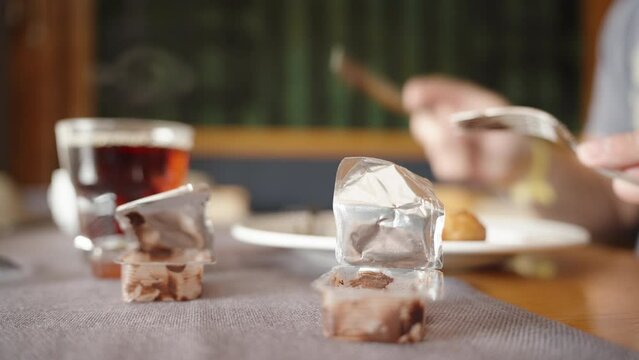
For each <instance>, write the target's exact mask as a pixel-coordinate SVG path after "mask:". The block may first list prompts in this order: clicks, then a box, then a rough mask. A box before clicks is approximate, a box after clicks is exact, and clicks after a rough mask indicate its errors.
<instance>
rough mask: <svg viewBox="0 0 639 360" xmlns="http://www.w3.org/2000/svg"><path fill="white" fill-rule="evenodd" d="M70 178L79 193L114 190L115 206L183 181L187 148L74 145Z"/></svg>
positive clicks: (168, 188)
mask: <svg viewBox="0 0 639 360" xmlns="http://www.w3.org/2000/svg"><path fill="white" fill-rule="evenodd" d="M69 160H70V161H69V162H70V164H71V180H72V181H73V183H74V185H75V188H76V191H77V192H78V195H80V196H83V197H89V198H94V197H96V196H99V195H102V194H106V193H113V194H114V195H115V197H116V199H115V202H116V205H121V204H124V203H126V202H129V201H133V200H136V199H139V198H142V197H145V196H149V195H153V194H157V193H159V192H162V191H166V190H170V189H173V188H176V187H178V186H180V185H182V184H183V183H184V180H185V178H186V175H187V171H188V166H189V153H188V151H185V150H181V149H174V148H160V147H147V146H121V145H117V146H99V147H89V146H83V147H71V148H70V149H69Z"/></svg>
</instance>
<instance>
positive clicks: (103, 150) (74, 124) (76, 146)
mask: <svg viewBox="0 0 639 360" xmlns="http://www.w3.org/2000/svg"><path fill="white" fill-rule="evenodd" d="M55 134H56V140H57V146H58V157H59V160H60V165H61V166H62V167H63V168H64V169H66V171H67V172H68V173H69V175H70V178H71V182H72V183H73V186H74V188H75V192H76V200H77V206H78V216H79V224H80V234H79V235H78V236H77V237H76V239H75V243H76V246H78V244H80V246H78V247H80V248H84V249H87V250H88V249H90V250H91V256H90V258H91V267H92V270H93V274H94V275H95V276H97V277H119V276H120V265H118V264H115V263H114V262H113V260H115V258H116V257H117V256H118V255H119V254H120V253H121V252H122V251H123V250H125V249H126V248H127V247H128V246H130V245H131V244H128V243H127V241H126V240H125V238H124V236H123V234H122V232H121V230H120V229H119V227H118V225H117V222H116V221H115V218H114V214H115V208H116V206H118V205H121V204H124V203H126V202H129V201H133V200H136V199H139V198H141V197H145V196H148V195H153V194H156V193H159V192H162V191H166V190H170V189H173V188H176V187H178V186H180V185H183V184H184V183H185V181H186V176H187V172H188V168H189V152H190V150H191V147H192V146H193V128H192V127H191V126H188V125H185V124H181V123H177V122H172V121H163V120H142V119H117V118H75V119H65V120H60V121H59V122H58V123H57V124H56V126H55Z"/></svg>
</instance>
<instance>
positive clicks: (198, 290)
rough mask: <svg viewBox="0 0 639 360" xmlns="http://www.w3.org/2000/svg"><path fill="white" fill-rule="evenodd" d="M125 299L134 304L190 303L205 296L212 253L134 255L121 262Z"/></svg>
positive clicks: (184, 252) (188, 251)
mask: <svg viewBox="0 0 639 360" xmlns="http://www.w3.org/2000/svg"><path fill="white" fill-rule="evenodd" d="M119 262H120V264H121V265H122V299H123V300H124V301H126V302H133V301H139V302H144V301H186V300H193V299H197V298H199V297H200V296H201V295H202V275H203V273H204V265H207V264H211V263H212V261H211V254H210V252H209V251H208V250H195V249H189V250H174V251H171V252H166V253H164V254H155V255H151V254H148V253H144V252H140V251H134V252H130V253H128V254H126V255H125V256H123V257H122V259H120V261H119Z"/></svg>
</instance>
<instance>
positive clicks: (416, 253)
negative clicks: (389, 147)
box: [333, 157, 444, 269]
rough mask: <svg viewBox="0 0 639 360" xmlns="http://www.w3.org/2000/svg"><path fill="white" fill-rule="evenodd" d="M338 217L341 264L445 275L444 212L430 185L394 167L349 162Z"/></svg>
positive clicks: (340, 173)
mask: <svg viewBox="0 0 639 360" xmlns="http://www.w3.org/2000/svg"><path fill="white" fill-rule="evenodd" d="M333 212H334V213H335V222H336V225H337V247H336V250H335V256H336V258H337V261H338V262H339V263H340V264H344V263H347V264H351V265H358V266H371V267H387V268H406V269H440V268H441V267H442V250H441V235H442V230H443V227H444V207H443V205H442V204H441V202H440V201H439V199H437V197H436V196H435V194H434V192H433V185H432V184H431V182H430V181H428V180H427V179H425V178H422V177H420V176H418V175H415V174H414V173H412V172H410V171H408V170H407V169H405V168H403V167H401V166H398V165H396V164H393V163H392V162H389V161H385V160H380V159H374V158H366V157H352V158H345V159H343V160H342V162H341V163H340V165H339V168H338V169H337V177H336V179H335V192H334V195H333Z"/></svg>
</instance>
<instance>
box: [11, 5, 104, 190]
mask: <svg viewBox="0 0 639 360" xmlns="http://www.w3.org/2000/svg"><path fill="white" fill-rule="evenodd" d="M92 3H93V1H92V0H58V1H49V0H11V1H10V2H9V3H8V4H7V7H8V9H7V11H8V12H10V13H11V14H12V19H11V21H10V22H9V24H8V25H9V60H8V68H9V69H8V70H9V78H8V80H9V94H8V97H9V99H8V100H9V106H8V120H9V124H8V128H9V131H10V132H11V137H10V154H9V158H10V170H11V174H12V176H13V177H14V179H15V180H17V181H18V182H19V183H21V184H44V183H47V182H48V180H49V177H50V174H51V171H52V170H53V169H54V168H55V166H56V163H57V160H56V152H55V139H54V134H53V126H54V124H55V122H56V121H57V120H58V119H61V118H64V117H69V116H80V115H91V114H93V109H94V103H95V96H94V90H93V89H94V88H95V86H94V85H93V83H92V81H91V74H93V60H92V56H93V55H92V54H93V48H94V47H93V38H94V36H93V35H92V34H93V31H94V25H93V23H94V14H93V4H92Z"/></svg>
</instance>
